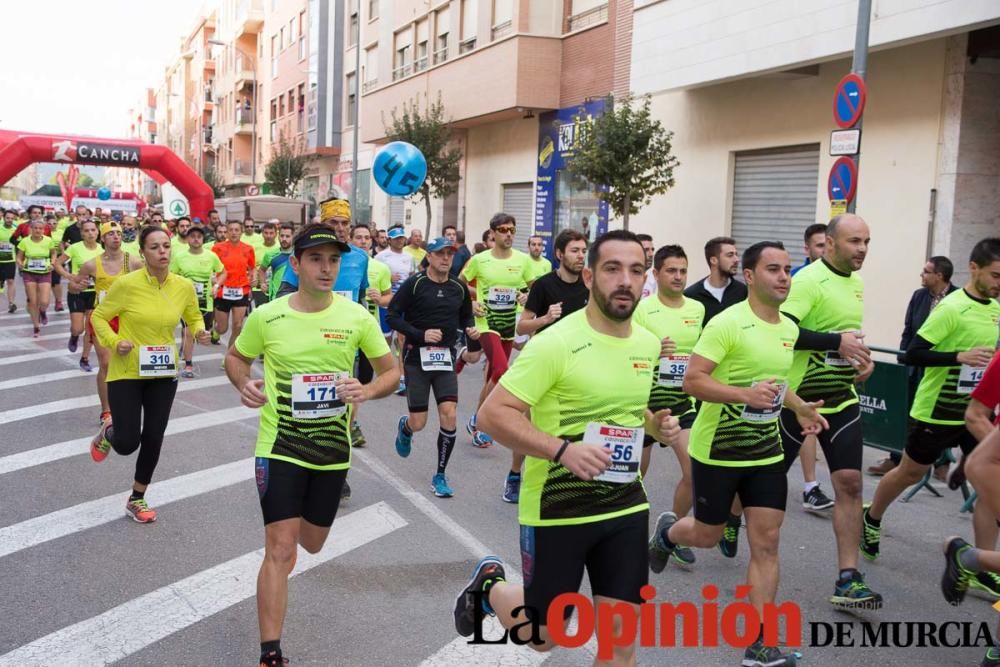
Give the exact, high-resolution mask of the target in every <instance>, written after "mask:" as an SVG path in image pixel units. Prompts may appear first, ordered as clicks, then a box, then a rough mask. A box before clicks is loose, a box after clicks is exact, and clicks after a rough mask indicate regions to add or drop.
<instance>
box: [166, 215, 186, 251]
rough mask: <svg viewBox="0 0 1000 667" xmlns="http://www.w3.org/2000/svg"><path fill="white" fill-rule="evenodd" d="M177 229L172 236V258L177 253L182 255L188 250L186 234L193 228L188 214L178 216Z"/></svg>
mask: <svg viewBox="0 0 1000 667" xmlns="http://www.w3.org/2000/svg"><path fill="white" fill-rule="evenodd" d="M176 229H177V231H176V233H175V234H174V235H173V236H171V237H170V243H171V246H170V258H171V259H173V258H174V257H175V256H177V255H182V254H184V253H186V252H187V251H188V247H187V241H186V240H185V236H186V234H187V231H188V230H189V229H191V218H189V217H187V216H186V215H182V216H181V217H179V218H177V227H176Z"/></svg>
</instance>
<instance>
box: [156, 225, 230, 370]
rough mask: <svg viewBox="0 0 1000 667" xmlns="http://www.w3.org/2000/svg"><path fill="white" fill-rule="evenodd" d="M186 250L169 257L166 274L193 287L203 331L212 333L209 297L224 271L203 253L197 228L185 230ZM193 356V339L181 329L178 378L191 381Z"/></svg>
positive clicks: (212, 310)
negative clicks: (179, 375) (168, 271)
mask: <svg viewBox="0 0 1000 667" xmlns="http://www.w3.org/2000/svg"><path fill="white" fill-rule="evenodd" d="M184 237H185V241H186V247H187V250H185V251H184V252H181V253H177V254H174V253H173V252H171V254H170V270H171V272H173V273H176V274H177V275H179V276H182V277H184V278H187V279H188V280H190V281H191V282H192V283H193V284H194V293H195V295H196V296H197V297H198V309H199V310H200V311H201V319H202V322H204V323H205V329H208V330H211V329H212V320H213V318H214V316H215V307H214V306H215V304H214V299H213V298H212V295H213V294H215V293H216V290H217V289H218V287H219V285H222V284H223V283H225V282H226V269H225V267H223V266H222V260H221V259H219V256H218V255H216V254H215V253H214V252H207V251H206V250H205V247H204V243H205V230H204V229H202V228H201V227H194V226H192V227H189V228H188V229H187V231H186V232H185V233H184ZM193 353H194V336H193V335H192V332H191V330H190V329H189V328H188V327H184V343H183V345H182V347H181V358H182V359H184V370H182V371H181V377H183V378H193V377H194V366H193V365H192V360H191V357H192V355H193Z"/></svg>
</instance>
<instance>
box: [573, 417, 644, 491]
mask: <svg viewBox="0 0 1000 667" xmlns="http://www.w3.org/2000/svg"><path fill="white" fill-rule="evenodd" d="M643 435H644V430H643V429H642V427H635V428H624V427H622V426H612V425H610V424H597V423H594V422H591V423H589V424H587V430H586V431H585V432H584V434H583V441H584V442H585V443H587V444H588V445H601V446H603V447H605V448H607V449H609V450H610V451H611V467H609V468H608V469H607V470H605V471H604V472H602V473H601V474H600V475H598V476H597V477H595V478H594V479H596V480H600V481H602V482H611V483H613V484H628V483H629V482H634V481H635V480H636V478H637V477H638V476H639V459H640V458H641V457H642V436H643ZM572 446H573V445H570V447H572Z"/></svg>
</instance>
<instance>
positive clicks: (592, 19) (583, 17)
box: [568, 3, 608, 32]
mask: <svg viewBox="0 0 1000 667" xmlns="http://www.w3.org/2000/svg"><path fill="white" fill-rule="evenodd" d="M607 20H608V5H607V3H605V4H603V5H601V6H600V7H594V8H593V9H588V10H587V11H585V12H580V13H579V14H574V15H573V16H570V17H569V30H568V32H574V31H576V30H583V29H584V28H587V27H589V26H592V25H596V24H598V23H603V22H604V21H607Z"/></svg>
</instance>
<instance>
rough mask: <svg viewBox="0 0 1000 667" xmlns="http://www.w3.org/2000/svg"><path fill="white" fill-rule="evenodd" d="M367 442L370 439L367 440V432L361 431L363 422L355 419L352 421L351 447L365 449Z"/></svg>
mask: <svg viewBox="0 0 1000 667" xmlns="http://www.w3.org/2000/svg"><path fill="white" fill-rule="evenodd" d="M367 442H368V441H367V440H365V434H364V433H362V432H361V424H359V423H358V420H357V419H355V420H354V421H352V422H351V447H357V448H358V449H364V448H365V443H367Z"/></svg>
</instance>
